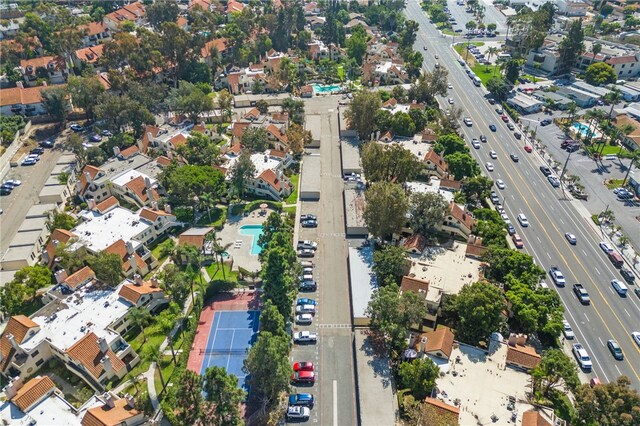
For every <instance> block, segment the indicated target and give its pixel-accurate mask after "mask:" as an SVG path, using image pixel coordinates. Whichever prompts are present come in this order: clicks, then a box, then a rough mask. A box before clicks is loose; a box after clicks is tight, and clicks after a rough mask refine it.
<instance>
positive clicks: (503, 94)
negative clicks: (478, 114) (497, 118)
mask: <svg viewBox="0 0 640 426" xmlns="http://www.w3.org/2000/svg"><path fill="white" fill-rule="evenodd" d="M512 87H513V84H512V83H510V82H509V81H507V80H506V79H505V78H502V77H492V78H490V79H489V80H488V81H487V90H488V91H489V92H491V94H492V95H493V97H494V99H495V100H497V101H499V102H502V101H504V100H506V99H507V96H508V95H509V92H510V91H511V88H512Z"/></svg>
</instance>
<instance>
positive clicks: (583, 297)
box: [573, 283, 591, 305]
mask: <svg viewBox="0 0 640 426" xmlns="http://www.w3.org/2000/svg"><path fill="white" fill-rule="evenodd" d="M573 292H574V293H575V294H576V296H578V300H579V301H580V303H582V304H584V305H588V304H589V303H591V299H590V298H589V293H587V290H586V289H585V288H584V286H583V285H582V284H579V283H578V284H574V285H573Z"/></svg>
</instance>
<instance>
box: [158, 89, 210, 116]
mask: <svg viewBox="0 0 640 426" xmlns="http://www.w3.org/2000/svg"><path fill="white" fill-rule="evenodd" d="M167 105H168V106H169V109H171V110H173V111H176V112H178V113H180V114H186V115H187V116H188V117H189V119H190V120H192V121H194V122H196V121H198V117H199V116H200V114H202V113H203V112H207V111H211V110H212V109H213V99H212V98H211V97H210V96H209V95H208V94H206V93H204V92H203V91H202V90H201V89H200V87H199V86H198V85H197V84H193V83H189V82H187V81H180V85H179V86H178V88H175V89H172V90H171V92H170V93H169V97H168V99H167Z"/></svg>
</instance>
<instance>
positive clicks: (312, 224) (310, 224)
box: [301, 219, 318, 228]
mask: <svg viewBox="0 0 640 426" xmlns="http://www.w3.org/2000/svg"><path fill="white" fill-rule="evenodd" d="M301 225H302V227H303V228H317V227H318V221H316V220H313V219H306V220H303V221H302V222H301Z"/></svg>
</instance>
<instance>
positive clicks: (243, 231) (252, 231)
mask: <svg viewBox="0 0 640 426" xmlns="http://www.w3.org/2000/svg"><path fill="white" fill-rule="evenodd" d="M240 235H250V236H252V237H253V238H252V239H251V252H250V253H251V254H252V255H254V256H257V255H259V254H260V252H261V251H262V247H260V246H259V245H258V238H260V235H262V225H242V226H241V227H240Z"/></svg>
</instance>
